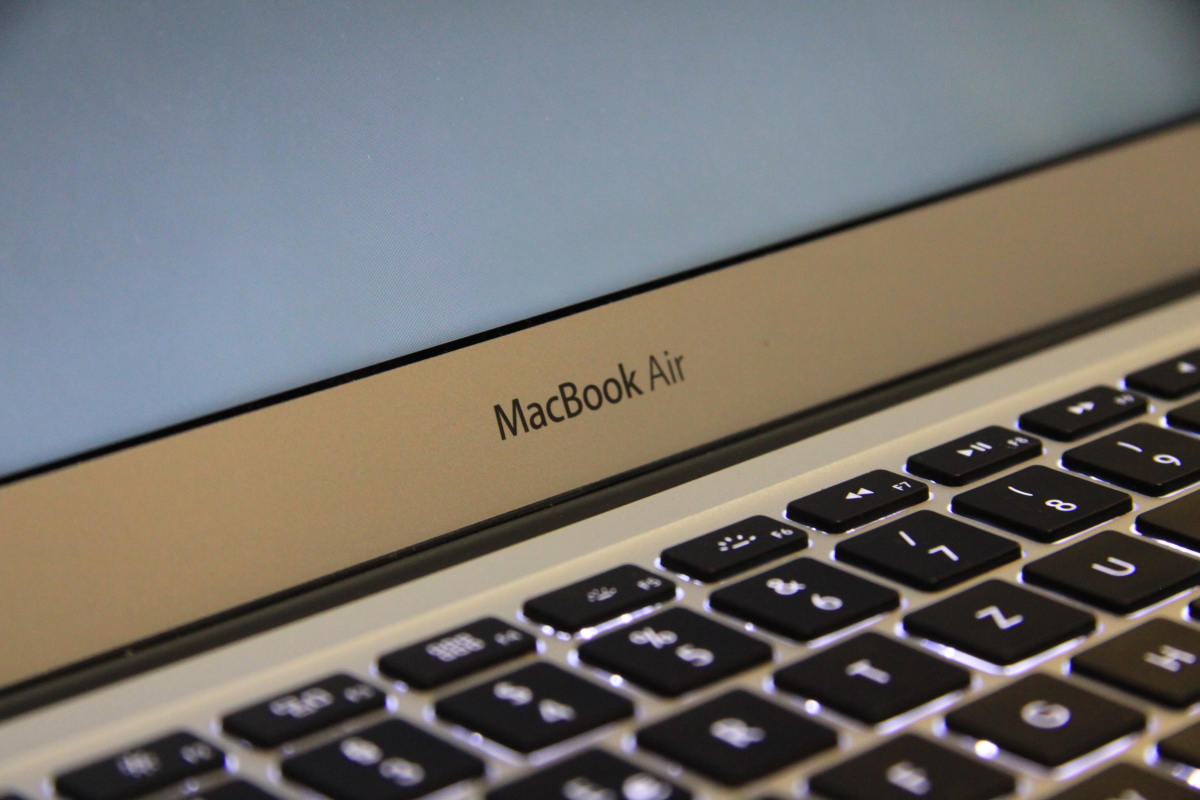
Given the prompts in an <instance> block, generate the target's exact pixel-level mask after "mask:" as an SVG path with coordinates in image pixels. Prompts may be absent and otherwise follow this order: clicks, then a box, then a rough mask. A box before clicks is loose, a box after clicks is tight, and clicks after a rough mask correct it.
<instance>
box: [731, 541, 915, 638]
mask: <svg viewBox="0 0 1200 800" xmlns="http://www.w3.org/2000/svg"><path fill="white" fill-rule="evenodd" d="M708 602H709V604H710V605H711V606H712V607H713V608H715V609H716V610H717V611H721V612H723V613H726V614H731V615H733V616H735V617H739V618H741V619H744V620H749V621H750V622H753V623H754V624H755V625H761V626H762V627H764V628H766V629H767V630H769V631H774V632H775V633H779V634H782V635H784V636H787V637H789V638H791V639H795V640H796V641H798V642H807V641H809V640H810V639H816V638H817V637H819V636H824V635H825V634H827V633H832V632H833V631H836V630H838V629H840V628H844V627H846V626H847V625H853V624H854V623H855V622H858V621H860V620H864V619H866V618H867V617H873V616H875V615H876V614H882V613H884V612H887V611H891V610H892V609H893V608H896V607H897V606H899V605H900V595H899V594H897V593H896V592H895V591H894V590H892V589H888V588H887V587H884V586H880V585H879V584H877V583H872V582H871V581H868V580H864V579H862V578H859V577H857V576H855V575H851V574H850V573H848V572H843V571H842V570H840V569H836V568H834V567H831V566H829V565H828V564H823V563H821V562H820V561H817V560H815V559H812V558H798V559H796V560H795V561H790V562H788V563H787V564H783V565H781V566H778V567H775V568H774V569H770V570H767V571H766V572H761V573H759V574H758V575H755V576H754V577H753V578H747V579H746V580H744V581H741V582H739V583H735V584H734V585H733V586H729V587H726V588H724V589H721V590H719V591H716V592H713V593H712V594H711V595H710V596H709V598H708Z"/></svg>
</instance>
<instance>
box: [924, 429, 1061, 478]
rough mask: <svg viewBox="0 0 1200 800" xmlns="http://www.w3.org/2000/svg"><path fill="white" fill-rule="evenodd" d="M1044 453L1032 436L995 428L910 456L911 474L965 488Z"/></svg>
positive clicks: (1040, 444) (1040, 445)
mask: <svg viewBox="0 0 1200 800" xmlns="http://www.w3.org/2000/svg"><path fill="white" fill-rule="evenodd" d="M1041 454H1042V443H1041V442H1039V441H1038V440H1037V439H1034V438H1033V437H1031V436H1024V435H1022V434H1019V433H1017V432H1016V431H1010V430H1008V429H1007V428H1001V427H999V426H998V425H992V426H990V427H987V428H984V429H982V430H978V431H975V432H974V433H972V434H970V435H968V436H963V437H961V438H959V439H955V440H954V441H952V442H946V443H945V444H943V445H938V446H937V447H934V448H932V449H930V450H926V451H924V452H922V453H917V454H916V455H915V456H910V457H909V459H908V464H907V465H906V466H907V468H908V471H909V472H911V473H912V474H913V475H916V476H918V477H920V478H928V479H929V480H931V481H937V482H938V483H940V484H943V485H945V486H965V485H966V484H968V483H971V482H973V481H977V480H979V479H980V478H986V477H987V476H988V475H993V474H995V473H997V472H999V471H1000V470H1002V469H1006V468H1008V467H1011V466H1013V465H1014V464H1020V463H1021V462H1022V461H1028V460H1029V459H1031V458H1036V457H1037V456H1040V455H1041Z"/></svg>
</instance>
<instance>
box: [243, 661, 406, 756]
mask: <svg viewBox="0 0 1200 800" xmlns="http://www.w3.org/2000/svg"><path fill="white" fill-rule="evenodd" d="M386 699H387V698H386V697H385V696H384V694H383V692H381V691H380V690H379V689H376V688H375V687H374V686H372V685H371V684H369V683H363V682H362V681H360V680H359V679H358V678H353V677H351V676H349V675H340V674H339V675H330V676H329V677H328V678H325V679H324V680H320V681H317V682H316V683H312V684H309V685H307V686H300V687H297V688H295V689H292V690H291V691H290V692H287V693H286V694H283V695H280V696H279V697H275V698H272V699H271V700H267V701H265V702H262V703H258V704H257V705H253V706H249V707H248V708H243V709H241V710H240V711H235V712H234V713H232V714H230V715H228V716H227V717H225V719H223V720H222V721H221V726H222V727H223V728H224V729H225V732H226V733H229V734H232V735H233V736H236V737H238V738H240V739H245V740H246V741H247V742H249V743H250V744H252V745H254V746H255V747H275V746H276V745H281V744H283V743H284V742H286V741H288V740H290V739H298V738H300V737H301V736H305V735H307V734H310V733H312V732H314V731H319V730H321V729H322V728H327V727H329V726H330V725H336V724H337V723H339V722H342V721H343V720H347V719H350V718H351V717H357V716H358V715H359V714H365V713H366V712H368V711H371V710H373V709H376V708H383V704H384V701H385V700H386Z"/></svg>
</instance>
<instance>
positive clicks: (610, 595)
mask: <svg viewBox="0 0 1200 800" xmlns="http://www.w3.org/2000/svg"><path fill="white" fill-rule="evenodd" d="M673 599H675V583H674V582H673V581H671V580H668V579H667V578H664V577H662V576H661V575H655V574H654V573H653V572H648V571H647V570H644V569H642V568H641V567H635V566H633V565H632V564H625V565H623V566H620V567H617V568H615V569H610V570H609V571H608V572H601V573H600V574H599V575H593V576H592V577H590V578H588V579H587V580H584V581H580V582H579V583H573V584H571V585H570V586H564V587H563V588H561V589H556V590H554V591H553V592H550V593H549V594H544V595H542V596H540V597H535V598H533V599H532V600H526V601H525V616H527V617H529V618H530V619H531V620H533V621H534V622H541V623H544V624H546V625H549V626H551V627H552V628H555V629H556V630H560V631H563V632H565V633H575V632H576V631H578V630H581V629H582V628H588V627H591V626H593V625H599V624H600V623H601V622H606V621H608V620H610V619H613V618H614V617H619V616H621V615H622V614H628V613H630V612H631V611H637V610H639V609H642V608H645V607H646V606H652V605H655V604H656V603H665V602H667V601H669V600H673Z"/></svg>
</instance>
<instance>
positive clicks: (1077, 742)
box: [946, 673, 1146, 767]
mask: <svg viewBox="0 0 1200 800" xmlns="http://www.w3.org/2000/svg"><path fill="white" fill-rule="evenodd" d="M946 725H947V726H948V727H949V728H950V729H951V730H953V731H957V732H958V733H962V734H966V735H967V736H971V737H973V738H975V739H985V740H987V741H989V742H993V743H994V744H996V745H997V746H998V747H1000V749H1002V750H1007V751H1008V752H1010V753H1013V754H1014V755H1017V756H1020V757H1021V758H1025V759H1028V760H1030V761H1033V762H1035V763H1037V764H1041V765H1043V766H1046V767H1058V766H1061V765H1063V764H1066V763H1068V762H1070V761H1074V760H1075V759H1077V758H1080V757H1081V756H1084V755H1087V754H1088V753H1091V752H1092V751H1094V750H1098V749H1099V748H1101V747H1103V746H1104V745H1106V744H1108V743H1109V742H1113V741H1115V740H1117V739H1120V738H1121V737H1122V736H1128V735H1130V734H1132V733H1137V732H1139V731H1141V730H1142V729H1143V728H1144V727H1145V726H1146V718H1145V717H1144V716H1143V715H1142V713H1141V712H1139V711H1135V710H1133V709H1132V708H1127V707H1126V706H1123V705H1120V704H1119V703H1114V702H1112V701H1111V700H1106V699H1104V698H1103V697H1099V696H1097V695H1094V694H1092V693H1091V692H1088V691H1085V690H1084V689H1081V688H1079V687H1078V686H1075V685H1074V684H1072V683H1068V682H1067V681H1064V680H1062V679H1060V678H1055V677H1051V676H1049V675H1043V674H1041V673H1034V674H1033V675H1029V676H1027V677H1024V678H1022V679H1021V680H1019V681H1017V682H1016V683H1013V684H1009V685H1008V686H1005V687H1004V688H1002V689H1000V690H998V691H996V692H993V693H992V694H990V695H987V696H986V697H984V698H982V699H980V700H976V701H975V702H974V703H971V704H970V705H966V706H963V707H961V708H957V709H955V710H954V711H951V712H950V713H949V714H947V715H946Z"/></svg>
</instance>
